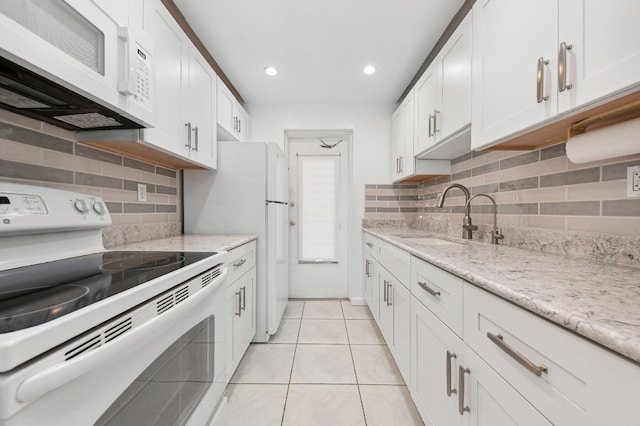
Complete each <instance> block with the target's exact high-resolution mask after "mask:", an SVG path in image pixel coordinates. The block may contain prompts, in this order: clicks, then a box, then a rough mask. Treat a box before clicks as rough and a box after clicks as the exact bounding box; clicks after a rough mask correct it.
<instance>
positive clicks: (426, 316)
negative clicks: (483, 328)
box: [411, 296, 462, 426]
mask: <svg viewBox="0 0 640 426" xmlns="http://www.w3.org/2000/svg"><path fill="white" fill-rule="evenodd" d="M461 358H462V339H461V338H460V337H458V336H456V335H455V334H454V333H453V332H452V331H451V330H450V329H449V328H448V327H447V326H446V325H444V323H442V321H440V320H439V319H438V318H437V317H436V316H435V315H434V314H433V312H431V311H430V310H429V309H427V308H426V307H425V306H424V305H423V304H422V303H420V302H419V301H418V299H416V298H415V297H414V296H412V297H411V396H412V398H413V401H414V402H415V404H416V407H417V408H418V412H419V413H420V415H421V416H422V419H423V420H424V422H425V424H427V425H434V426H435V425H459V424H461V421H462V419H461V417H460V415H459V414H458V411H457V407H458V395H457V393H458V392H457V387H458V383H457V381H455V379H456V378H457V377H458V365H459V361H460V360H461Z"/></svg>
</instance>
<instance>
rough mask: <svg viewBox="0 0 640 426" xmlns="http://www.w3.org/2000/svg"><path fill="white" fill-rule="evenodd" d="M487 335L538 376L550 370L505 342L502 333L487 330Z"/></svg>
mask: <svg viewBox="0 0 640 426" xmlns="http://www.w3.org/2000/svg"><path fill="white" fill-rule="evenodd" d="M487 337H488V338H489V340H491V341H492V342H493V343H495V344H496V345H497V346H498V347H499V348H500V349H502V350H503V351H505V352H506V353H507V355H509V356H510V357H511V358H513V359H515V360H516V361H518V362H519V363H520V364H521V365H522V366H523V367H524V368H526V369H527V370H529V371H531V372H532V373H533V374H535V375H536V376H541V375H542V373H548V372H549V370H548V368H547V367H545V366H544V365H535V364H534V363H533V362H531V361H529V360H528V359H527V358H526V357H525V356H524V355H522V354H521V353H520V352H518V351H516V350H515V349H513V348H512V347H511V346H509V345H507V344H506V343H505V342H504V338H503V337H502V335H501V334H493V333H490V332H487Z"/></svg>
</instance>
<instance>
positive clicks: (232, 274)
mask: <svg viewBox="0 0 640 426" xmlns="http://www.w3.org/2000/svg"><path fill="white" fill-rule="evenodd" d="M227 259H228V260H227V267H228V269H229V276H228V277H227V285H231V284H233V282H234V281H235V280H237V279H238V278H240V277H241V276H242V275H244V274H245V273H246V272H247V271H248V270H249V269H251V268H253V267H254V266H255V265H256V242H255V241H251V242H250V243H247V244H244V245H241V246H240V247H238V248H235V249H233V250H231V251H230V252H229V253H228V255H227Z"/></svg>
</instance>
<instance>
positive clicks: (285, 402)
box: [280, 301, 305, 426]
mask: <svg viewBox="0 0 640 426" xmlns="http://www.w3.org/2000/svg"><path fill="white" fill-rule="evenodd" d="M304 305H305V302H304V301H303V302H302V311H301V312H300V323H299V324H298V333H297V334H296V343H295V345H296V346H295V348H294V350H293V360H292V361H291V371H290V372H289V383H287V393H286V394H285V396H284V406H283V407H282V418H281V420H280V426H283V425H284V413H285V412H286V410H287V402H288V401H289V390H290V389H291V376H293V364H294V363H295V362H296V353H297V352H298V339H299V338H300V329H301V328H302V317H303V316H304Z"/></svg>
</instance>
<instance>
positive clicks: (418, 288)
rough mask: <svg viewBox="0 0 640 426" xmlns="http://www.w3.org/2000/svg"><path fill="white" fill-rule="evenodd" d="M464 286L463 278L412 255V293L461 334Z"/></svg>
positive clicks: (455, 331) (454, 330) (448, 325)
mask: <svg viewBox="0 0 640 426" xmlns="http://www.w3.org/2000/svg"><path fill="white" fill-rule="evenodd" d="M463 286H464V281H463V280H462V279H460V278H458V277H456V276H455V275H452V274H450V273H448V272H445V271H443V270H442V269H440V268H438V267H437V266H434V265H432V264H430V263H428V262H425V261H424V260H422V259H419V258H417V257H415V256H411V294H413V295H414V296H415V297H416V299H418V300H419V301H420V302H422V304H423V305H424V306H426V307H427V308H429V310H430V311H431V312H433V313H434V314H435V315H436V316H437V317H438V318H439V319H440V320H441V321H442V322H443V323H445V324H446V325H447V327H449V328H450V329H451V330H453V332H454V333H456V334H457V335H458V336H460V337H462V306H463V305H462V288H463Z"/></svg>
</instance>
